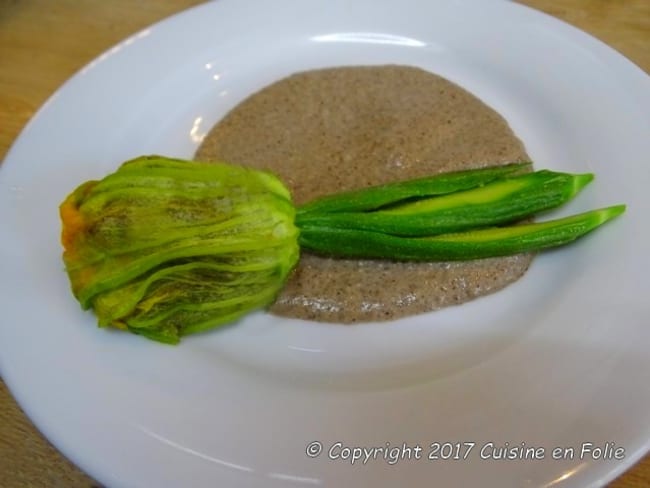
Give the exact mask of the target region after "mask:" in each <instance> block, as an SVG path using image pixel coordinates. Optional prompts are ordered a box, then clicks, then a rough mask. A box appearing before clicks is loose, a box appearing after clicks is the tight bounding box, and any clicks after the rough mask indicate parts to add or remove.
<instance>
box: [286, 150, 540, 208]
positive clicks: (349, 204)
mask: <svg viewBox="0 0 650 488" xmlns="http://www.w3.org/2000/svg"><path fill="white" fill-rule="evenodd" d="M531 166H532V163H530V162H528V161H526V162H521V163H511V164H506V165H502V166H490V167H487V168H479V169H471V170H465V171H454V172H449V173H442V174H439V175H435V176H429V177H426V178H417V179H413V180H407V181H399V182H396V183H389V184H385V185H378V186H372V187H369V188H363V189H361V190H354V191H347V192H341V193H336V194H334V195H328V196H325V197H321V198H318V199H316V200H313V201H311V202H309V203H307V204H305V205H302V206H301V207H299V208H298V211H297V215H298V218H300V217H301V216H302V215H304V214H309V213H317V214H324V213H334V212H361V211H365V210H375V209H378V208H381V207H384V206H386V205H390V204H393V203H396V202H400V201H404V200H412V199H415V198H423V197H430V196H434V195H445V194H448V193H454V192H457V191H460V190H469V189H470V188H476V187H479V186H482V185H485V184H486V183H489V182H491V181H494V180H497V179H499V178H503V177H504V176H508V175H511V174H515V173H519V172H523V171H527V170H529V169H530V168H531Z"/></svg>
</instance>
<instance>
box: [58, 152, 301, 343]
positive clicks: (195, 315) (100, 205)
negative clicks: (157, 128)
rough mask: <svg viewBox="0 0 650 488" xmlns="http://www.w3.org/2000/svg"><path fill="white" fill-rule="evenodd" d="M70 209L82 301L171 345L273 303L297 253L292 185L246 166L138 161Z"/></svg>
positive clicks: (108, 319) (89, 189)
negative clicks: (290, 192) (290, 190)
mask: <svg viewBox="0 0 650 488" xmlns="http://www.w3.org/2000/svg"><path fill="white" fill-rule="evenodd" d="M60 211H61V218H62V221H63V234H62V242H63V245H64V248H65V251H64V254H63V260H64V262H65V265H66V270H67V272H68V276H69V278H70V282H71V286H72V291H73V293H74V295H75V297H76V298H77V299H78V300H79V302H80V303H81V305H82V307H83V308H93V309H94V311H95V314H96V315H97V317H98V321H99V325H100V326H108V325H111V326H114V327H119V328H124V329H128V330H130V331H132V332H136V333H138V334H142V335H145V336H147V337H150V338H152V339H156V340H160V341H163V342H170V343H174V342H178V340H179V337H180V336H182V335H185V334H189V333H192V332H198V331H201V330H205V329H208V328H211V327H214V326H217V325H221V324H224V323H228V322H232V321H234V320H236V319H237V318H239V317H241V316H243V315H245V314H247V313H249V312H250V311H251V310H254V309H256V308H260V307H264V306H266V305H268V304H269V303H271V302H272V301H273V300H274V299H275V296H276V295H277V293H278V292H279V291H280V289H281V288H282V286H283V285H284V282H285V280H286V277H287V275H288V274H289V272H290V271H291V270H292V269H293V267H294V265H295V263H296V261H297V260H298V254H299V248H298V243H297V239H298V229H297V228H296V227H295V225H294V214H295V209H294V206H293V205H292V203H291V200H290V195H289V191H288V190H287V189H286V188H285V187H284V185H283V184H282V183H281V182H280V181H279V180H278V179H277V178H276V177H275V176H273V175H270V174H269V173H265V172H261V171H254V170H250V169H246V168H242V167H238V166H232V165H227V164H214V165H208V164H202V163H193V162H188V161H179V160H172V159H167V158H162V157H143V158H138V159H136V160H133V161H129V162H127V163H124V164H123V165H122V166H121V167H120V169H119V170H118V171H117V172H116V173H114V174H112V175H109V176H107V177H106V178H104V179H103V180H101V181H91V182H87V183H84V184H83V185H81V186H80V187H78V188H77V189H76V190H75V191H74V192H73V193H72V194H71V195H70V196H68V198H67V199H66V200H65V201H64V202H63V204H62V205H61V208H60Z"/></svg>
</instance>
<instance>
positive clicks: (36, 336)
mask: <svg viewBox="0 0 650 488" xmlns="http://www.w3.org/2000/svg"><path fill="white" fill-rule="evenodd" d="M373 63H402V64H410V65H417V66H421V67H424V68H426V69H428V70H431V71H433V72H436V73H439V74H442V75H443V76H446V77H447V78H449V79H451V80H453V81H455V82H457V83H459V84H460V85H462V86H463V87H465V88H467V89H469V90H470V91H472V92H473V93H475V94H476V95H478V96H479V97H481V98H482V99H483V100H485V101H486V102H487V103H489V104H490V105H491V106H493V107H494V108H495V109H497V110H498V111H499V112H500V113H502V114H503V115H504V116H505V117H506V118H507V120H508V121H509V122H510V124H511V125H512V127H513V128H514V130H515V132H516V133H517V134H518V135H519V136H520V137H521V138H522V139H523V141H524V142H525V144H526V147H527V149H528V151H529V153H530V154H531V155H532V157H533V158H534V160H535V161H536V163H537V165H538V166H539V167H548V168H555V169H564V170H569V171H593V172H595V173H596V174H597V177H598V178H597V180H596V181H595V182H594V183H593V184H592V185H591V186H590V188H588V189H587V190H585V191H584V193H583V194H582V195H581V196H580V197H579V198H578V199H577V200H576V201H575V202H574V203H572V204H571V205H569V206H568V207H567V208H565V209H564V210H563V213H567V212H576V211H578V210H583V209H586V208H594V207H598V206H605V205H609V204H615V203H620V202H624V203H627V204H628V205H629V210H628V212H627V213H626V214H625V215H624V216H623V217H622V218H619V219H618V220H616V221H615V222H613V223H611V224H608V225H607V227H606V228H604V229H602V230H601V231H600V232H597V233H595V234H593V235H592V236H590V237H588V238H586V239H584V240H583V241H582V242H581V243H580V244H579V245H577V246H575V247H570V248H565V249H562V250H559V251H556V252H550V253H547V254H544V255H543V256H541V257H539V258H538V259H536V260H535V262H534V264H533V266H532V268H531V269H530V271H529V273H527V275H526V276H525V277H524V278H523V279H522V280H521V281H519V282H518V283H516V284H515V285H513V286H511V287H509V288H507V289H506V290H504V291H503V292H500V293H498V294H495V295H493V296H490V297H487V298H484V299H480V300H477V301H475V302H473V303H470V304H467V305H463V306H461V307H456V308H452V309H447V310H444V311H442V312H438V313H433V314H425V315H422V316H418V317H415V318H412V319H409V320H403V321H400V322H397V323H385V324H366V325H358V326H355V327H339V326H334V325H323V324H314V323H301V322H298V321H289V320H283V319H278V318H274V317H271V316H268V315H263V314H257V315H255V316H252V317H249V318H248V319H246V320H244V321H243V322H242V323H240V324H238V325H236V326H233V327H229V328H226V329H223V330H218V331H214V332H212V333H208V334H203V335H201V336H197V337H191V338H188V339H186V340H185V341H184V342H183V343H182V344H181V345H180V346H179V347H168V346H161V345H157V344H154V343H151V342H148V341H146V340H144V339H141V338H139V337H136V336H131V335H127V334H123V333H111V332H107V331H105V330H100V329H98V328H96V327H95V321H94V318H93V316H92V315H91V314H89V313H82V312H81V311H80V309H79V307H78V305H77V303H76V302H75V301H74V299H73V298H72V296H71V294H70V293H69V291H68V283H67V278H66V276H65V274H64V272H63V267H62V262H61V258H60V252H61V249H60V246H59V242H58V237H59V220H58V215H57V206H58V204H59V202H60V201H61V200H62V199H63V198H64V197H65V195H66V194H67V193H68V192H69V191H70V190H72V189H73V188H74V187H75V186H76V185H77V184H78V183H80V182H81V181H84V180H86V179H90V178H97V177H101V176H102V175H104V174H106V173H108V172H110V171H112V170H114V169H115V168H116V167H117V165H118V164H119V163H120V162H121V161H123V160H126V159H129V158H131V157H133V156H136V155H140V154H146V153H163V154H168V155H176V156H186V157H189V156H191V155H192V154H193V151H194V150H195V148H196V146H197V144H198V142H199V141H200V138H201V136H202V135H203V134H205V132H206V131H207V130H208V129H209V128H210V126H211V125H212V124H213V123H214V122H215V121H217V120H218V119H219V118H220V117H221V116H223V115H224V114H225V112H226V111H227V110H228V109H230V108H231V107H233V106H234V105H235V104H236V103H237V102H238V101H240V100H241V99H242V98H243V97H245V96H246V95H248V94H250V93H251V92H252V91H254V90H256V89H258V88H261V87H262V86H264V85H266V84H268V83H269V82H271V81H273V80H276V79H278V78H280V77H282V76H284V75H287V74H289V73H292V72H294V71H297V70H303V69H306V68H314V67H320V66H331V65H344V64H373ZM648 107H650V82H649V79H648V77H647V76H646V75H644V74H643V73H642V72H641V71H640V70H639V69H638V68H636V67H635V66H633V65H632V64H631V63H629V62H628V61H626V60H625V59H624V58H622V57H621V56H620V55H618V54H617V53H615V52H614V51H613V50H611V49H609V48H608V47H606V46H604V45H603V44H601V43H599V42H597V41H595V40H594V39H592V38H590V37H589V36H587V35H585V34H583V33H581V32H579V31H577V30H575V29H573V28H571V27H569V26H567V25H565V24H562V23H560V22H558V21H557V20H554V19H552V18H550V17H547V16H545V15H542V14H539V13H537V12H534V11H532V10H529V9H527V8H524V7H521V6H518V5H515V4H511V3H507V2H497V1H478V0H476V1H445V2H421V1H418V0H401V1H399V2H397V1H389V0H385V1H377V0H372V1H371V0H365V1H355V2H349V1H347V0H335V1H332V0H328V1H325V0H322V1H319V0H314V1H311V2H305V1H299V0H277V1H274V2H258V1H254V0H237V1H235V0H224V1H220V2H216V3H210V4H207V5H204V6H201V7H199V8H195V9H192V10H189V11H187V12H185V13H183V14H180V15H177V16H175V17H172V18H170V19H168V20H166V21H164V22H162V23H159V24H157V25H155V26H153V27H151V28H150V29H146V30H144V31H142V32H141V33H139V34H137V35H135V36H133V37H131V38H129V39H127V40H125V41H124V42H122V43H121V44H119V45H117V46H116V47H114V48H113V49H111V50H110V51H108V52H107V53H105V54H103V55H102V56H100V57H99V58H98V59H97V60H95V61H94V62H92V63H91V64H90V65H89V66H87V67H86V68H84V69H83V70H82V71H81V72H80V73H79V74H78V75H76V76H75V77H74V78H72V79H71V80H70V81H69V82H67V83H66V84H65V85H64V86H63V87H62V88H61V89H60V90H59V91H58V92H57V93H56V94H55V95H54V96H53V97H52V98H51V99H50V100H49V101H48V102H47V104H46V105H45V106H44V107H43V108H42V109H41V111H40V112H39V113H38V114H37V115H36V117H35V118H34V119H33V120H32V122H31V123H30V124H29V125H28V127H27V128H26V129H25V131H24V132H23V134H22V135H21V136H20V138H19V139H18V140H17V142H16V143H15V145H14V146H13V148H12V150H11V152H10V153H9V155H8V156H7V159H6V161H5V162H4V165H3V167H2V170H1V171H0V185H1V186H0V222H1V224H0V225H1V227H2V239H0V249H1V251H2V252H1V254H0V260H1V269H2V274H1V278H0V283H2V293H1V294H0V306H1V310H2V324H1V326H0V361H1V362H0V368H1V371H2V375H3V377H4V379H5V380H6V381H7V383H8V384H9V387H10V388H11V390H12V392H13V393H14V395H15V396H16V398H17V399H18V401H19V402H20V404H21V405H22V406H23V407H24V408H25V410H26V412H27V413H28V415H29V416H30V417H31V418H32V420H33V421H34V422H35V423H36V425H37V426H38V427H39V428H40V429H41V430H42V431H43V432H44V433H45V435H46V436H47V437H48V438H49V439H50V440H51V441H52V442H53V443H54V444H55V445H56V446H57V447H58V448H59V449H61V450H62V451H63V453H64V454H66V455H67V456H69V457H70V458H71V459H72V460H73V461H74V462H75V463H77V464H78V465H79V466H81V467H82V468H83V469H85V470H86V471H87V472H89V473H90V474H91V475H92V476H94V477H96V478H97V479H98V480H99V481H101V482H103V483H105V484H106V485H108V486H111V487H122V486H124V487H150V486H156V487H165V486H169V487H174V486H194V487H201V486H210V487H212V486H256V487H273V486H301V485H302V486H310V485H313V486H318V485H320V486H336V487H348V486H371V487H383V486H434V485H435V486H499V487H503V486H552V485H555V484H562V486H591V485H600V484H602V483H603V482H604V481H605V480H609V479H611V478H613V477H614V476H615V475H617V474H619V473H621V472H622V471H624V470H625V469H626V468H628V467H629V466H630V465H631V464H632V463H633V462H634V461H635V460H637V459H639V458H640V457H641V456H642V455H643V454H644V453H645V452H646V451H647V450H648V447H649V445H650V444H649V441H650V388H649V386H648V385H649V383H648V373H649V371H650V368H649V366H650V355H648V347H649V346H650V328H648V326H647V325H648V317H649V316H650V306H649V305H648V296H649V293H648V291H649V290H648V285H647V283H648V278H647V277H648V276H649V274H650V269H649V265H648V263H650V260H648V257H647V256H648V249H650V242H649V241H650V239H649V237H650V235H649V233H648V229H647V226H646V222H647V216H648V215H650V206H649V202H650V199H649V198H648V189H649V188H650V172H649V171H648V168H647V163H648V159H647V158H648V154H650V138H649V137H648V134H650V119H649V115H648V114H649V113H650V112H649V111H648ZM312 441H319V442H321V443H322V445H323V452H322V453H321V454H320V455H319V456H318V457H317V458H310V457H308V456H307V454H306V448H307V446H308V445H309V444H310V442H312ZM436 442H438V443H445V442H449V443H452V444H451V445H445V446H444V447H443V448H442V449H441V450H440V451H439V452H438V451H436V448H435V447H433V448H431V447H430V446H431V444H432V443H436ZM337 443H340V444H337ZM387 443H388V444H387ZM404 443H406V446H407V447H409V448H410V449H411V450H410V456H411V459H410V460H409V459H406V458H405V457H408V454H409V451H408V450H404V451H403V452H402V451H400V453H399V454H400V459H398V460H397V462H395V463H393V462H390V459H386V458H385V457H383V456H382V455H381V453H380V452H379V451H377V450H376V451H375V453H376V454H377V457H376V458H375V459H370V460H368V461H367V462H365V463H364V462H363V460H357V461H356V462H354V463H352V460H351V459H350V458H348V459H343V458H344V457H346V455H351V453H354V452H355V451H354V450H352V449H350V450H346V449H344V448H346V447H349V448H354V447H367V448H372V447H378V448H386V447H387V446H388V447H395V448H397V449H398V450H400V449H401V448H402V446H403V444H404ZM464 443H465V444H464ZM466 443H473V446H474V447H473V448H472V449H469V446H470V445H472V444H466ZM490 443H493V445H494V446H495V447H499V446H504V445H505V443H509V446H510V447H512V446H518V447H521V443H525V446H526V447H535V448H538V449H541V450H543V451H544V452H543V453H542V452H541V451H540V450H538V451H537V456H538V457H541V458H542V459H525V460H496V459H483V457H488V458H490V457H494V456H495V455H496V454H498V452H497V451H496V450H494V449H492V448H491V446H492V444H490ZM585 443H592V447H594V448H595V447H601V448H602V447H603V446H604V445H605V444H606V443H608V444H607V446H609V447H612V444H611V443H614V444H615V446H614V449H616V448H619V447H620V448H622V449H623V450H624V453H623V454H624V458H623V459H622V460H616V459H609V460H607V459H605V460H604V459H598V460H594V459H592V457H591V455H586V456H585V455H582V454H584V452H582V448H583V447H585V446H588V445H589V444H585ZM456 445H458V447H459V448H458V449H456ZM417 446H419V447H420V448H421V449H422V450H421V451H420V456H421V459H415V457H416V454H417V452H418V451H417V450H416V447H417ZM556 447H558V448H560V451H557V452H559V453H563V452H564V449H565V448H566V449H567V456H566V457H567V459H564V460H557V459H553V450H554V448H556ZM570 449H573V450H574V451H573V458H572V459H571V456H568V454H569V453H570ZM468 451H469V452H468ZM557 452H556V454H557ZM592 452H593V450H592ZM395 453H396V451H393V454H395ZM540 453H541V454H542V455H541V456H540ZM613 453H614V454H616V453H618V455H619V457H620V454H621V451H620V450H619V451H613ZM429 454H434V455H435V454H438V455H439V456H441V457H448V456H449V455H450V454H452V459H446V460H445V459H439V460H429V459H427V457H428V456H429ZM455 454H458V455H459V456H458V457H460V458H461V459H456V460H454V459H453V457H455V456H453V455H455Z"/></svg>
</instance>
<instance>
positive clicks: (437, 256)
mask: <svg viewBox="0 0 650 488" xmlns="http://www.w3.org/2000/svg"><path fill="white" fill-rule="evenodd" d="M624 210H625V205H616V206H613V207H607V208H602V209H599V210H592V211H590V212H586V213H582V214H579V215H573V216H571V217H565V218H562V219H558V220H550V221H547V222H540V223H533V224H522V225H514V226H511V227H496V228H490V229H481V230H475V231H468V232H459V233H454V234H444V235H439V236H435V237H399V236H393V235H388V234H382V233H380V232H370V231H366V230H355V229H340V228H331V227H303V228H302V229H301V230H300V245H301V246H302V247H303V248H305V249H309V250H311V251H316V252H318V253H322V254H326V255H328V256H335V257H345V258H364V259H368V258H381V259H396V257H397V258H398V259H400V260H408V261H458V260H469V259H479V258H488V257H495V256H508V255H511V254H518V253H523V252H529V251H538V250H541V249H546V248H550V247H556V246H561V245H563V244H568V243H569V242H572V241H574V240H576V239H577V238H579V237H582V236H583V235H585V234H587V233H588V232H591V231H593V230H594V229H596V228H597V227H598V226H600V225H602V224H604V223H605V222H607V221H609V220H611V219H613V218H614V217H617V216H618V215H620V214H621V213H623V212H624Z"/></svg>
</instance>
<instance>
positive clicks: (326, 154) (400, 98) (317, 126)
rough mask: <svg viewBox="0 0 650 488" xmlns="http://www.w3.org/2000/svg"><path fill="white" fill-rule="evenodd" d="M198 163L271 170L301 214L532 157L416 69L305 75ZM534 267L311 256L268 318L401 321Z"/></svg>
mask: <svg viewBox="0 0 650 488" xmlns="http://www.w3.org/2000/svg"><path fill="white" fill-rule="evenodd" d="M195 159H197V160H202V161H218V160H221V161H228V162H232V163H239V164H245V165H248V166H253V167H256V168H263V169H267V170H270V171H273V172H274V173H275V174H277V175H278V176H279V177H280V178H282V179H283V181H284V182H285V183H286V184H287V186H288V187H289V188H290V189H291V191H292V193H293V196H294V201H295V203H297V204H301V203H305V202H307V201H309V200H310V199H313V198H315V197H318V196H321V195H325V194H329V193H334V192H337V191H341V190H348V189H354V188H360V187H364V186H369V185H375V184H380V183H387V182H391V181H396V180H404V179H409V178H415V177H419V176H426V175H432V174H436V173H440V172H445V171H454V170H459V169H469V168H476V167H482V166H489V165H495V164H503V163H507V162H512V161H520V160H527V159H528V156H527V155H526V152H525V149H524V147H523V145H522V143H521V141H519V139H517V137H516V136H515V135H514V134H513V133H512V131H511V129H510V127H509V126H508V124H507V122H506V121H505V120H504V119H503V118H502V117H501V116H500V115H499V114H497V113H496V112H495V111H494V110H492V109H491V108H489V107H488V106H487V105H485V104H484V103H483V102H481V101H480V100H479V99H477V98H476V97H474V96H473V95H471V94H470V93H468V92H467V91H465V90H463V89H462V88H460V87H458V86H457V85H455V84H453V83H451V82H449V81H447V80H445V79H443V78H441V77H439V76H436V75H433V74H431V73H428V72H426V71H423V70H421V69H418V68H412V67H405V66H373V67H370V66H367V67H365V66H364V67H345V68H330V69H323V70H315V71H308V72H304V73H297V74H295V75H292V76H290V77H288V78H285V79H283V80H280V81H278V82H276V83H274V84H272V85H270V86H268V87H266V88H264V89H263V90H261V91H259V92H258V93H255V94H253V95H252V96H250V97H249V98H247V99H246V100H244V101H243V102H242V103H240V104H239V105H238V106H237V107H235V108H234V109H233V110H232V111H231V112H230V113H228V114H227V115H226V117H225V118H224V119H223V120H222V121H220V122H219V123H218V124H217V125H216V126H215V127H214V128H213V129H212V130H211V131H210V133H209V134H208V135H207V136H206V138H205V139H204V141H203V142H202V144H201V146H200V147H199V149H198V151H197V153H196V155H195ZM531 260H532V256H531V255H527V254H526V255H517V256H512V257H508V258H492V259H483V260H476V261H469V262H462V263H418V264H415V263H395V262H388V261H370V260H368V261H364V260H338V259H336V260H335V259H328V258H323V257H319V256H315V255H310V254H307V253H303V255H302V257H301V260H300V263H299V265H298V266H297V268H296V270H295V272H294V273H293V275H292V276H291V278H290V279H289V282H288V283H287V285H286V287H285V289H284V291H283V292H282V293H281V295H280V296H279V297H278V299H277V301H276V303H275V304H274V305H273V306H272V307H271V311H272V312H273V313H275V314H277V315H282V316H287V317H298V318H304V319H312V320H319V321H327V322H343V323H351V322H363V321H375V320H387V319H394V318H399V317H403V316H407V315H413V314H417V313H421V312H425V311H431V310H435V309H439V308H441V307H445V306H449V305H454V304H459V303H463V302H465V301H468V300H471V299H473V298H476V297H479V296H482V295H486V294H489V293H492V292H495V291H497V290H500V289H502V288H503V287H505V286H506V285H508V284H510V283H512V282H514V281H515V280H517V279H518V278H519V277H521V276H522V275H523V274H524V273H525V272H526V270H527V269H528V266H529V264H530V262H531Z"/></svg>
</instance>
